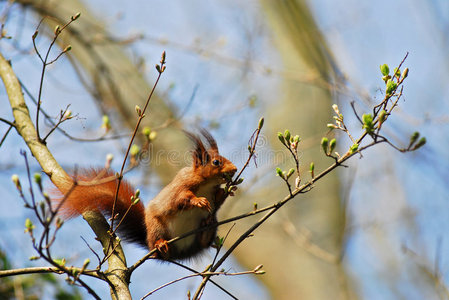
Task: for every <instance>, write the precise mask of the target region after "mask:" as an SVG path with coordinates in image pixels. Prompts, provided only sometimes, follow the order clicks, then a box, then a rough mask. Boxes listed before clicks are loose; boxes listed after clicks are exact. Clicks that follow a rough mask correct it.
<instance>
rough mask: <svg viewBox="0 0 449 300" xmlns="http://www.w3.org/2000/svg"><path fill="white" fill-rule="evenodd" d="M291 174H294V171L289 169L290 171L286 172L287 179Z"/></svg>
mask: <svg viewBox="0 0 449 300" xmlns="http://www.w3.org/2000/svg"><path fill="white" fill-rule="evenodd" d="M293 173H295V169H293V168H291V169H290V170H288V173H287V179H288V178H290V176H292V175H293Z"/></svg>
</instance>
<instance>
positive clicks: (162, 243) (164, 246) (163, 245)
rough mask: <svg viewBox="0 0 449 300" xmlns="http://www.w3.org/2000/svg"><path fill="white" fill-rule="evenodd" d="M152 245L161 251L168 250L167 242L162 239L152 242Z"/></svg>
mask: <svg viewBox="0 0 449 300" xmlns="http://www.w3.org/2000/svg"><path fill="white" fill-rule="evenodd" d="M154 247H155V248H156V249H157V250H158V251H159V252H160V253H161V254H165V253H167V252H168V244H167V241H166V240H164V239H159V240H157V241H156V242H155V243H154Z"/></svg>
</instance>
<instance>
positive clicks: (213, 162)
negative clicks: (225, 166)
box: [212, 159, 220, 167]
mask: <svg viewBox="0 0 449 300" xmlns="http://www.w3.org/2000/svg"><path fill="white" fill-rule="evenodd" d="M212 164H213V165H214V166H216V167H218V166H219V165H220V161H219V160H218V159H214V160H213V161H212Z"/></svg>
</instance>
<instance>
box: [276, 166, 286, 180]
mask: <svg viewBox="0 0 449 300" xmlns="http://www.w3.org/2000/svg"><path fill="white" fill-rule="evenodd" d="M276 174H277V176H279V177H281V178H284V173H283V172H282V170H281V168H279V167H277V168H276Z"/></svg>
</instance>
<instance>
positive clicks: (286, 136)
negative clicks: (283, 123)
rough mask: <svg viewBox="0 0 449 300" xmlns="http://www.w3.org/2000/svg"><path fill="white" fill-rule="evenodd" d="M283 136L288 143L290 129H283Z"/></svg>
mask: <svg viewBox="0 0 449 300" xmlns="http://www.w3.org/2000/svg"><path fill="white" fill-rule="evenodd" d="M284 138H285V141H286V142H287V143H290V130H288V129H285V132H284Z"/></svg>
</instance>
